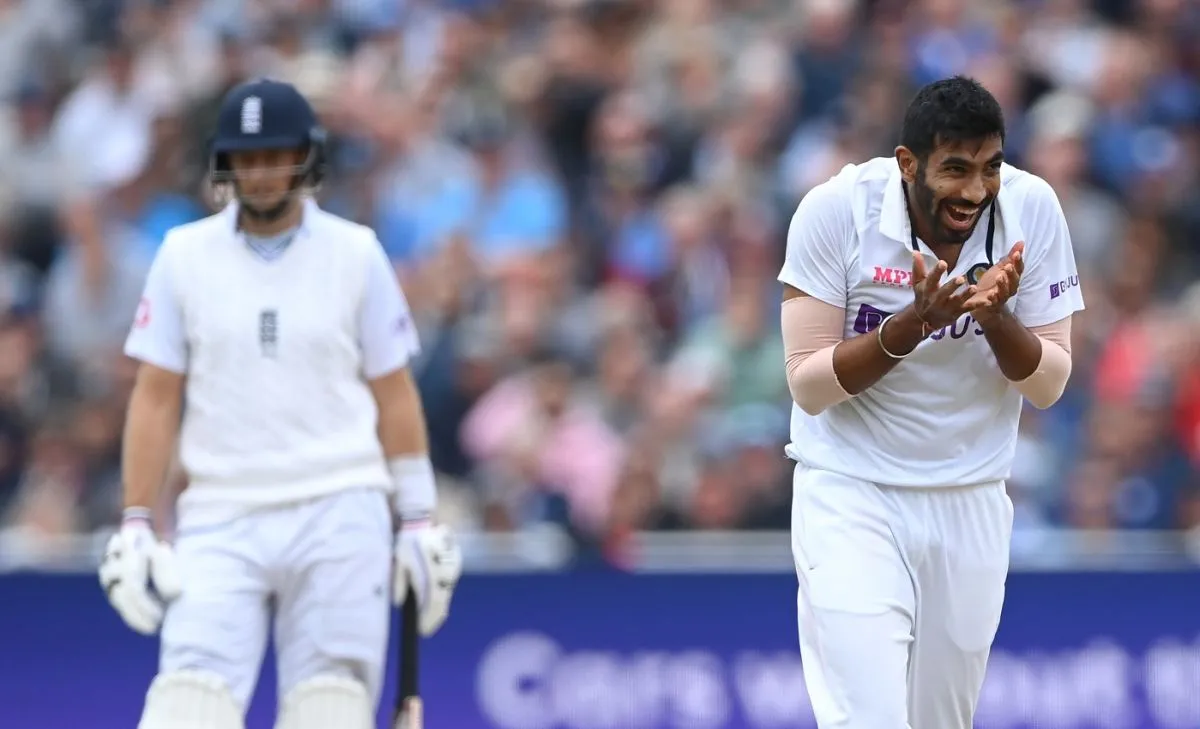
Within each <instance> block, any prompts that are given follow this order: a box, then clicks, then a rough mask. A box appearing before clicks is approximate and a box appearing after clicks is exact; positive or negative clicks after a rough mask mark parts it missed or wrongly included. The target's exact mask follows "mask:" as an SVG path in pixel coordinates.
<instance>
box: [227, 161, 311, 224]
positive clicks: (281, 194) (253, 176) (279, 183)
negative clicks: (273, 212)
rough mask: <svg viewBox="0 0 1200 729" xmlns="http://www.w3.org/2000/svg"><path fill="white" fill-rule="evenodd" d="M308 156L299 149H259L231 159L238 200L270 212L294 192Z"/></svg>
mask: <svg viewBox="0 0 1200 729" xmlns="http://www.w3.org/2000/svg"><path fill="white" fill-rule="evenodd" d="M304 158H305V153H304V152H303V151H302V150H298V149H257V150H252V151H246V152H234V153H233V154H231V155H230V156H229V164H230V166H231V167H232V168H233V179H234V182H235V183H236V184H237V191H238V197H239V198H240V199H241V201H242V203H243V204H249V205H253V206H254V207H256V208H259V209H263V210H266V209H270V208H272V207H275V206H276V205H279V204H280V203H282V202H283V201H284V200H285V199H286V198H287V196H288V195H289V194H291V192H292V187H293V185H294V183H295V179H296V175H297V174H299V172H300V170H301V166H302V165H303V164H304Z"/></svg>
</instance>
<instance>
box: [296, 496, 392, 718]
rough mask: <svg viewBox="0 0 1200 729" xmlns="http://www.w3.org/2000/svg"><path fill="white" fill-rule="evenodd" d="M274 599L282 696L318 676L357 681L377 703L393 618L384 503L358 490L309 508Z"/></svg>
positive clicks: (389, 540)
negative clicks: (275, 602)
mask: <svg viewBox="0 0 1200 729" xmlns="http://www.w3.org/2000/svg"><path fill="white" fill-rule="evenodd" d="M312 509H313V513H312V514H311V515H310V517H311V518H310V520H309V522H308V527H309V528H308V529H306V530H305V531H303V532H299V533H298V536H297V538H296V539H295V541H294V542H293V543H292V546H291V549H290V550H289V554H288V555H287V559H286V560H285V561H284V564H286V565H287V566H288V567H287V569H288V572H289V577H288V578H287V579H286V580H285V581H284V584H283V585H282V586H281V589H280V590H279V593H278V596H277V597H278V603H277V606H276V615H275V644H276V649H277V651H278V668H279V694H280V695H281V696H285V695H287V694H288V693H289V692H290V691H291V690H292V689H293V688H294V687H295V686H297V685H299V684H300V683H301V682H303V681H305V680H308V679H311V678H313V677H315V676H331V675H332V676H340V677H344V678H354V679H357V680H358V681H360V682H361V683H362V685H363V686H364V687H365V688H366V690H367V694H368V696H369V697H370V699H371V701H372V703H374V702H375V701H377V700H378V696H379V693H380V690H381V684H382V682H383V672H384V666H385V663H386V660H387V655H386V654H387V643H388V631H389V628H390V617H391V570H392V529H391V519H390V517H389V511H388V505H387V497H386V496H385V495H384V494H383V493H382V492H379V491H373V490H366V489H363V490H356V491H347V492H344V493H341V494H336V495H334V496H330V497H328V498H325V499H322V500H320V501H319V502H316V503H314V504H312Z"/></svg>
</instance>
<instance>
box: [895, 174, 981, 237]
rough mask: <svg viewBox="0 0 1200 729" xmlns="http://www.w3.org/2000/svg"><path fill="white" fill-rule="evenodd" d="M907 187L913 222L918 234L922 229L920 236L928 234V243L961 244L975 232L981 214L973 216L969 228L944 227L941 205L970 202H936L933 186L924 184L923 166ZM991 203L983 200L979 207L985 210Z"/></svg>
mask: <svg viewBox="0 0 1200 729" xmlns="http://www.w3.org/2000/svg"><path fill="white" fill-rule="evenodd" d="M909 188H910V189H909V194H910V195H911V196H912V210H911V211H910V212H911V214H912V216H913V217H914V218H915V219H916V220H915V222H916V223H918V224H919V225H918V226H917V231H918V234H920V232H921V231H922V230H923V231H924V235H922V237H923V238H924V237H925V235H928V236H929V238H927V239H926V240H925V242H926V243H928V244H930V245H949V246H961V245H962V244H964V243H966V242H967V241H968V240H970V238H971V236H972V235H974V234H975V228H976V227H977V226H978V225H979V221H980V220H982V219H983V215H979V216H978V217H977V218H975V224H974V225H972V226H971V228H970V230H964V231H959V230H953V229H951V228H948V227H946V225H945V223H943V222H942V216H941V212H942V210H941V207H942V205H944V204H960V203H961V204H963V205H968V206H970V205H972V204H971V203H970V202H968V201H966V200H951V199H946V200H942V201H941V202H938V201H937V200H936V199H935V197H934V192H933V188H932V187H930V186H929V185H927V184H925V167H924V166H921V167H920V168H918V169H917V176H916V179H914V180H913V183H912V184H911V185H910V186H909ZM991 203H992V201H991V200H990V199H989V200H985V201H984V203H983V205H981V206H979V207H980V208H981V209H982V210H984V211H985V212H986V210H987V207H988V205H991Z"/></svg>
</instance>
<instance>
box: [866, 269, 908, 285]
mask: <svg viewBox="0 0 1200 729" xmlns="http://www.w3.org/2000/svg"><path fill="white" fill-rule="evenodd" d="M875 283H877V284H883V285H884V286H896V287H899V288H907V287H909V286H912V271H905V270H904V269H903V268H887V267H885V266H876V267H875Z"/></svg>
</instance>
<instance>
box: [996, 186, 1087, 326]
mask: <svg viewBox="0 0 1200 729" xmlns="http://www.w3.org/2000/svg"><path fill="white" fill-rule="evenodd" d="M1022 212H1023V213H1024V214H1023V216H1022V225H1023V227H1024V229H1025V237H1026V241H1025V272H1024V273H1023V274H1021V284H1020V288H1019V289H1018V290H1017V303H1016V308H1015V310H1014V313H1015V314H1016V317H1017V320H1018V321H1020V322H1021V323H1022V324H1024V325H1025V326H1026V327H1040V326H1045V325H1046V324H1052V323H1054V322H1056V321H1061V320H1062V319H1066V318H1067V317H1069V316H1071V314H1074V313H1075V312H1077V311H1082V310H1083V308H1084V307H1083V292H1082V290H1081V289H1080V288H1079V269H1078V268H1077V267H1076V265H1075V251H1074V250H1072V248H1071V233H1070V232H1069V231H1068V230H1067V219H1066V217H1065V216H1064V215H1063V211H1062V206H1061V205H1060V204H1059V202H1058V196H1057V195H1055V194H1054V189H1053V188H1052V187H1050V184H1049V183H1047V182H1046V181H1045V180H1042V179H1041V178H1035V179H1034V182H1033V183H1032V186H1031V188H1030V190H1029V194H1028V195H1027V196H1026V198H1025V203H1024V206H1023V210H1022ZM1005 253H1007V251H1005Z"/></svg>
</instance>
